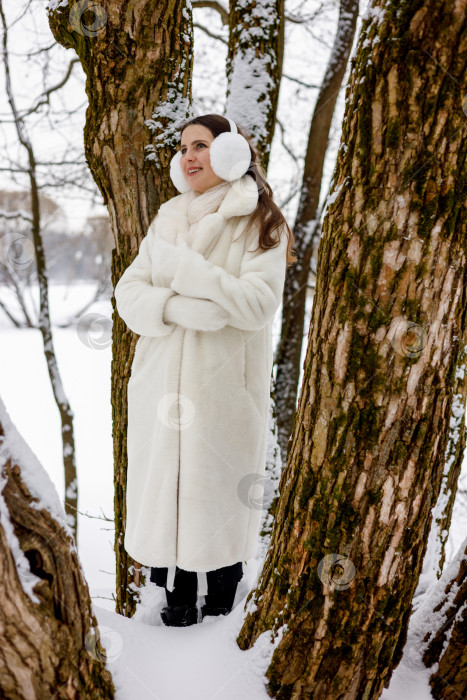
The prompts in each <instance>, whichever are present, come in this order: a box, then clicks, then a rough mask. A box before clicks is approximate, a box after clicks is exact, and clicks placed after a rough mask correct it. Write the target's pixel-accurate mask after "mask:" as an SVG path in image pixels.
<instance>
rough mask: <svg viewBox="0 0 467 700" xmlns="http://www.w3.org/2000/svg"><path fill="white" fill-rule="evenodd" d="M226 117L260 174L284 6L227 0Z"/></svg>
mask: <svg viewBox="0 0 467 700" xmlns="http://www.w3.org/2000/svg"><path fill="white" fill-rule="evenodd" d="M229 8H230V12H229V51H228V56H227V80H228V83H227V104H226V112H227V116H229V117H231V118H232V119H234V120H235V121H236V122H238V123H239V124H240V126H244V127H245V128H246V129H247V130H248V132H249V133H250V134H251V136H252V139H253V141H254V144H255V146H256V148H257V149H258V153H259V156H260V162H261V165H262V167H263V169H264V171H265V172H267V169H268V163H269V155H270V151H271V143H272V139H273V136H274V128H275V124H276V112H277V103H278V101H279V88H280V84H281V78H282V63H283V59H284V0H248V1H247V2H244V1H243V0H242V1H240V0H231V2H230V4H229Z"/></svg>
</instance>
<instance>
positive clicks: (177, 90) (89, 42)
mask: <svg viewBox="0 0 467 700" xmlns="http://www.w3.org/2000/svg"><path fill="white" fill-rule="evenodd" d="M80 7H81V5H80V3H77V2H73V0H70V3H69V6H67V7H65V8H60V7H59V8H57V9H56V10H54V11H53V12H51V13H49V19H50V26H51V29H52V32H53V34H54V36H55V38H56V40H57V41H58V42H60V43H61V44H63V46H66V47H68V48H69V47H72V48H74V49H75V51H76V53H77V54H78V56H79V58H80V60H81V63H82V66H83V69H84V71H85V73H86V92H87V95H88V98H89V106H88V110H87V115H86V126H85V130H84V142H85V152H86V158H87V160H88V163H89V167H90V169H91V172H92V174H93V177H94V179H95V180H96V182H97V184H98V186H99V187H100V190H101V192H102V195H103V197H104V202H105V204H107V206H108V209H109V213H110V219H111V224H112V230H113V233H114V237H115V249H114V250H113V257H112V283H113V285H114V287H115V285H116V284H117V282H118V280H119V279H120V277H121V275H122V273H123V272H124V271H125V270H126V268H127V267H128V265H129V264H130V263H131V262H132V260H133V258H134V257H135V255H136V253H137V251H138V248H139V244H140V243H141V240H142V238H143V237H144V236H145V235H146V232H147V230H148V227H149V224H150V223H151V221H152V219H153V218H154V215H155V213H156V211H157V210H158V208H159V206H160V205H161V204H162V203H163V202H165V201H166V200H167V199H169V198H170V197H173V196H174V195H175V194H177V192H176V191H175V189H174V187H173V185H172V183H171V181H170V178H169V164H170V159H171V157H172V156H173V155H174V153H175V146H176V144H177V138H178V133H177V132H176V131H175V129H174V127H175V125H176V123H177V122H178V120H182V119H185V118H186V117H188V116H191V107H190V103H191V74H192V62H193V53H192V49H193V29H192V17H191V11H188V9H187V6H186V3H185V0H169V2H166V3H160V2H157V1H156V0H140V1H139V2H138V3H130V4H128V3H124V4H123V5H122V3H121V2H117V0H102V2H100V3H99V5H97V4H96V5H94V6H93V7H94V8H95V9H94V10H86V11H83V10H82V8H81V10H80ZM79 10H80V11H81V14H79V13H78V14H76V13H77V12H78V11H79ZM90 27H91V28H92V29H90ZM146 121H147V125H145V122H146ZM148 126H149V128H150V129H151V131H152V132H153V135H152V137H150V132H149V131H148ZM145 149H146V151H147V154H148V155H147V157H146V158H145ZM112 304H113V308H114V314H113V336H112V338H113V345H112V347H113V357H112V421H113V439H114V462H115V478H114V483H115V552H116V565H117V602H116V610H117V612H119V613H121V614H125V615H128V616H131V615H132V614H133V612H134V610H135V604H136V601H135V587H134V586H133V585H131V584H132V583H135V584H136V586H139V584H140V582H141V581H140V568H141V567H140V563H139V562H133V560H132V559H131V557H130V556H129V555H128V554H127V552H126V550H125V549H124V546H123V541H124V530H125V519H126V469H127V452H126V429H127V383H128V379H129V376H130V369H131V363H132V360H133V354H134V348H135V345H136V340H137V339H138V336H137V335H136V334H135V333H132V332H131V331H129V330H128V329H127V327H126V326H125V324H124V322H123V321H122V320H121V318H120V317H119V315H118V314H117V313H116V311H115V299H114V297H112Z"/></svg>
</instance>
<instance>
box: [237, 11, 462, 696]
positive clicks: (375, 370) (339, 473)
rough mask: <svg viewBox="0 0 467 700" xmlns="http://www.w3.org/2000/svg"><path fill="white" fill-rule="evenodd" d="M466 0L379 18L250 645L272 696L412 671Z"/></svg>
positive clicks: (448, 315) (441, 361)
mask: <svg viewBox="0 0 467 700" xmlns="http://www.w3.org/2000/svg"><path fill="white" fill-rule="evenodd" d="M466 28H467V2H466V0H462V2H454V0H429V1H425V2H423V3H421V2H415V3H414V2H412V1H410V2H394V1H393V0H377V2H376V3H374V4H373V6H372V7H370V9H369V15H368V18H367V19H366V20H365V21H364V22H363V30H362V35H361V37H360V40H359V44H358V47H357V54H356V57H355V59H354V60H353V61H352V74H351V78H350V85H349V88H348V93H347V105H346V112H345V116H344V124H343V132H342V144H345V146H346V147H345V148H343V147H341V148H340V151H339V155H338V161H337V167H336V171H335V174H334V180H333V185H332V188H331V196H330V198H329V201H328V210H327V213H326V216H325V219H324V223H323V238H322V241H321V244H320V248H319V255H318V275H317V289H316V294H315V299H314V304H313V312H312V319H311V325H310V331H309V338H308V348H307V354H306V358H305V363H304V379H303V385H302V392H301V396H300V399H299V406H298V411H297V419H296V422H295V426H294V432H293V437H292V443H291V447H290V450H289V455H288V457H289V458H288V462H287V465H286V467H285V469H284V471H283V473H282V477H281V482H280V487H279V489H280V497H279V502H278V504H277V509H276V518H275V523H274V528H273V533H272V539H271V547H270V550H269V553H268V556H267V558H266V561H265V564H264V567H263V571H262V573H261V574H260V577H259V584H258V586H257V588H256V589H255V590H254V591H252V592H251V593H250V595H249V597H248V600H247V612H248V614H247V616H246V619H245V622H244V624H243V627H242V629H241V631H240V635H239V637H238V640H237V641H238V644H239V646H240V647H241V648H242V649H247V648H249V647H251V646H252V645H254V643H255V641H256V640H257V639H258V637H259V636H260V635H261V634H262V633H267V635H268V636H270V637H271V638H273V637H276V642H277V640H279V642H278V643H277V644H276V647H275V649H274V652H273V655H272V658H271V663H270V666H269V668H268V670H267V674H266V675H267V678H268V692H269V693H270V695H271V696H272V697H276V698H280V699H285V698H293V699H294V700H299V699H300V700H301V699H302V698H303V699H304V698H310V697H316V698H327V699H329V700H333V699H336V700H337V698H339V699H343V698H345V699H346V700H351V699H353V698H355V699H356V698H364V699H365V700H369V699H370V698H371V699H372V700H373V699H374V698H378V697H379V695H380V694H381V692H382V690H383V688H384V686H385V685H386V684H387V683H388V682H389V679H390V677H391V673H392V670H393V669H394V667H395V666H396V665H397V664H398V662H399V661H400V658H401V655H402V649H403V647H404V644H405V640H406V634H407V623H408V619H409V615H410V610H411V601H412V598H413V595H414V591H415V588H416V585H417V581H418V578H419V575H420V570H421V564H422V560H423V556H424V552H425V549H426V542H427V537H428V532H429V527H430V511H431V509H432V507H433V506H434V504H435V503H436V501H437V499H438V495H439V492H440V488H441V483H442V478H443V471H444V466H445V453H446V447H447V444H448V441H449V431H450V418H451V415H452V403H453V395H452V384H453V378H454V375H455V372H456V368H457V367H458V366H459V358H460V356H461V353H462V350H463V339H464V337H465V331H466V328H465V326H466V322H465V305H466V285H467V268H466V254H465V240H466V239H467V221H466V215H465V200H466V194H467V190H466V175H467V173H466V166H465V163H466V155H467V119H466V115H465V114H464V112H463V108H462V100H463V96H464V95H465V93H466V91H467V65H466V63H467V54H466V53H465V51H463V50H461V49H462V47H463V43H462V42H463V41H464V37H465V31H466Z"/></svg>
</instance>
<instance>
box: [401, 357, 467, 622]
mask: <svg viewBox="0 0 467 700" xmlns="http://www.w3.org/2000/svg"><path fill="white" fill-rule="evenodd" d="M466 355H467V348H466V346H465V343H464V344H463V347H462V351H461V355H460V357H459V364H458V367H457V368H456V372H455V375H454V381H453V387H452V391H453V400H452V406H451V419H450V423H449V438H448V443H447V447H446V453H445V456H444V462H445V464H444V472H443V480H442V483H441V491H440V494H439V498H438V500H437V502H436V505H435V507H434V508H433V512H432V521H431V529H430V535H429V538H428V545H427V548H426V554H425V558H424V559H423V568H422V573H421V575H420V580H419V582H418V587H417V590H416V592H415V598H414V607H415V608H417V607H418V605H419V603H420V601H421V600H422V599H423V594H424V593H425V592H426V590H427V589H428V588H429V587H430V586H431V585H432V584H433V583H434V582H435V581H436V579H437V578H439V577H440V576H441V574H442V571H443V568H444V562H445V558H446V541H447V538H448V534H449V528H450V525H451V518H452V510H453V507H454V501H455V499H456V494H457V483H458V480H459V475H460V473H461V468H462V462H463V459H464V448H465V402H466V398H467V372H466V371H465V362H466Z"/></svg>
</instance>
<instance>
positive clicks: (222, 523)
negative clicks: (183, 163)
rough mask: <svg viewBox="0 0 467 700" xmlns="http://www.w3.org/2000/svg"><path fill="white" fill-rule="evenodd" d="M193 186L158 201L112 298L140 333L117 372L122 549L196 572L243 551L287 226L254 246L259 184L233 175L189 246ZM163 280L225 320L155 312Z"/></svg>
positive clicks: (252, 522) (261, 465)
mask: <svg viewBox="0 0 467 700" xmlns="http://www.w3.org/2000/svg"><path fill="white" fill-rule="evenodd" d="M192 199H193V193H192V192H189V193H186V194H181V195H178V196H176V197H173V198H172V199H170V200H169V201H167V202H165V203H164V204H163V205H162V206H161V207H160V209H159V211H158V214H157V216H156V218H155V219H154V221H153V222H152V224H151V226H150V227H149V230H148V233H147V235H146V236H145V238H144V239H143V241H142V242H141V245H140V248H139V252H138V255H137V256H136V257H135V259H134V261H133V262H132V263H131V265H129V267H128V268H127V269H126V270H125V272H124V274H123V275H122V277H121V278H120V280H119V282H118V284H117V286H116V287H115V300H116V305H117V310H118V313H119V315H120V316H121V318H122V319H123V320H124V321H125V323H126V324H127V326H128V327H129V328H130V329H131V330H133V331H134V332H135V333H138V334H139V335H140V336H141V337H140V338H139V339H138V342H137V346H136V350H135V356H134V360H133V365H132V370H131V377H130V380H129V382H128V432H127V450H128V474H127V502H126V505H127V513H126V516H127V517H126V529H125V540H124V545H125V549H126V550H127V552H128V553H129V554H130V555H131V556H132V557H133V558H134V559H135V561H138V562H140V563H141V564H143V565H145V566H167V567H172V566H174V565H177V566H178V567H180V568H182V569H185V570H188V571H199V572H203V571H211V570H213V569H218V568H220V567H223V566H228V565H230V564H234V563H235V562H238V561H242V560H243V561H247V560H248V559H249V558H251V557H252V556H254V554H255V549H256V543H257V538H258V534H259V528H260V523H261V516H262V511H261V510H259V509H258V508H257V507H253V505H251V504H249V499H248V487H249V485H250V484H251V476H249V475H253V479H254V478H255V477H254V475H258V477H259V478H261V476H262V475H264V471H265V461H266V439H267V425H268V411H269V394H270V377H271V369H272V339H271V328H272V322H273V319H274V316H275V312H276V310H277V309H278V307H279V305H280V303H281V301H282V292H283V286H284V281H285V272H286V248H287V234H286V231H285V227H284V228H283V229H282V228H281V230H280V231H281V239H280V245H278V246H277V247H275V248H271V249H269V250H267V251H265V250H262V249H261V248H260V249H258V250H257V251H256V252H252V251H254V249H255V248H256V246H257V240H258V229H257V228H256V227H253V226H249V221H250V218H251V216H250V215H251V213H252V212H253V211H254V209H255V208H256V204H257V201H258V191H257V185H256V183H255V181H254V180H253V178H252V177H251V176H249V175H244V176H243V177H242V178H240V179H239V180H236V181H234V182H232V183H230V187H228V188H227V194H226V195H225V197H224V199H223V201H222V203H221V205H220V207H219V208H218V211H217V212H214V213H210V214H208V215H206V216H204V217H203V218H202V219H201V220H200V221H199V223H198V225H197V230H196V236H195V238H194V240H193V242H192V246H191V247H188V246H187V245H186V244H185V243H184V242H183V236H184V234H186V232H187V230H188V220H187V207H188V205H189V203H190V201H192ZM243 231H245V234H244V235H243V236H241V234H242V232H243ZM276 235H277V231H276ZM163 239H165V241H167V242H168V243H172V244H174V245H176V246H177V254H178V253H179V255H178V258H177V260H178V265H177V267H176V271H175V274H174V276H173V279H171V278H170V277H169V276H168V275H167V274H165V272H164V267H165V266H164V254H165V251H166V249H167V246H166V245H164V241H163ZM161 241H162V242H161ZM169 248H170V247H169ZM172 254H173V249H172ZM172 274H173V273H172ZM175 293H178V294H181V295H185V296H189V297H194V298H200V299H210V300H211V301H214V302H216V303H217V304H219V305H220V306H222V307H223V308H224V309H225V310H226V311H227V312H228V314H229V319H228V321H227V325H226V326H225V327H224V328H222V329H221V330H217V331H198V330H192V329H186V328H184V327H183V326H179V325H176V324H174V323H165V322H164V316H163V312H164V305H165V303H166V301H167V300H168V298H169V297H170V296H172V295H173V294H175Z"/></svg>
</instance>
